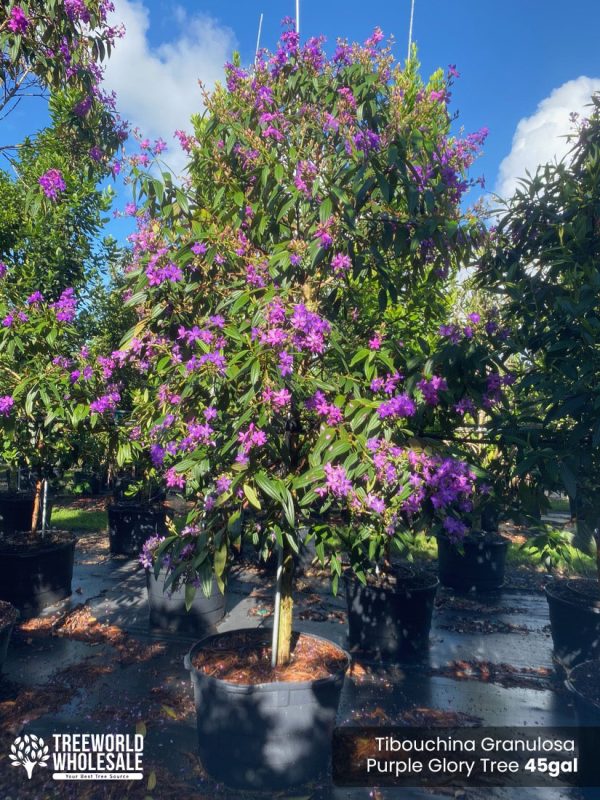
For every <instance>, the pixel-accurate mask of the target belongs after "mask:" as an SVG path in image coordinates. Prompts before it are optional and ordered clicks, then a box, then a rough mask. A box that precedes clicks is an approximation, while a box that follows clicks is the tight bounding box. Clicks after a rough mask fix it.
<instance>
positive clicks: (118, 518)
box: [108, 503, 167, 558]
mask: <svg viewBox="0 0 600 800" xmlns="http://www.w3.org/2000/svg"><path fill="white" fill-rule="evenodd" d="M166 521H167V512H166V509H164V508H162V507H161V506H152V505H147V504H145V503H113V504H112V505H110V506H109V507H108V537H109V540H110V552H111V553H112V554H113V555H121V556H129V557H130V558H137V556H138V555H139V554H140V551H141V549H142V547H143V545H144V542H145V541H146V539H148V538H149V537H150V536H156V535H162V536H165V535H166V533H167V527H166Z"/></svg>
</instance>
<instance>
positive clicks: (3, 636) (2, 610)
mask: <svg viewBox="0 0 600 800" xmlns="http://www.w3.org/2000/svg"><path fill="white" fill-rule="evenodd" d="M18 616H19V612H18V611H17V609H16V608H15V607H14V606H12V605H11V604H10V603H3V602H2V601H0V672H2V666H3V665H4V662H5V661H6V653H7V651H8V642H9V640H10V635H11V633H12V629H13V625H14V624H15V622H16V620H17V617H18Z"/></svg>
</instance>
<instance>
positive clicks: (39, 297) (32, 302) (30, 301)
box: [25, 291, 44, 306]
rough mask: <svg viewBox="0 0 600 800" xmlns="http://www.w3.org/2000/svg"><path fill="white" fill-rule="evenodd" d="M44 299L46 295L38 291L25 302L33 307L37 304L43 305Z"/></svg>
mask: <svg viewBox="0 0 600 800" xmlns="http://www.w3.org/2000/svg"><path fill="white" fill-rule="evenodd" d="M43 299H44V295H43V294H42V293H41V292H40V291H37V292H34V293H33V294H30V295H29V297H28V298H27V300H26V301H25V302H26V303H27V305H28V306H33V305H35V304H36V303H41V302H42V301H43Z"/></svg>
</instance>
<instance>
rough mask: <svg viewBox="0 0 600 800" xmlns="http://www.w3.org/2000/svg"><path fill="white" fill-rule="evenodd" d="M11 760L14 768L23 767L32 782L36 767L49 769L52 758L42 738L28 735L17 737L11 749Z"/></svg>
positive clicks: (31, 734)
mask: <svg viewBox="0 0 600 800" xmlns="http://www.w3.org/2000/svg"><path fill="white" fill-rule="evenodd" d="M9 758H10V760H11V761H12V765H13V767H23V768H24V769H25V772H26V773H27V777H28V778H29V780H31V775H32V773H33V768H34V767H47V766H48V764H47V763H46V762H47V761H48V759H49V758H50V754H49V753H48V745H47V744H44V740H43V739H42V737H41V736H36V735H35V733H26V734H25V735H24V736H17V738H16V739H15V740H14V742H13V743H12V745H11V748H10V755H9Z"/></svg>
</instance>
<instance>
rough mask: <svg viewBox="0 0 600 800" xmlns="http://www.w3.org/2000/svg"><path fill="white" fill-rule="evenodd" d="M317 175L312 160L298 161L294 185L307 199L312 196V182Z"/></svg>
mask: <svg viewBox="0 0 600 800" xmlns="http://www.w3.org/2000/svg"><path fill="white" fill-rule="evenodd" d="M316 177H317V167H316V164H314V163H313V162H312V161H299V162H298V164H297V165H296V171H295V173H294V185H295V187H296V189H298V191H299V192H300V193H301V194H303V195H304V196H305V197H308V198H309V199H310V198H311V197H312V193H313V184H314V181H315V178H316Z"/></svg>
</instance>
